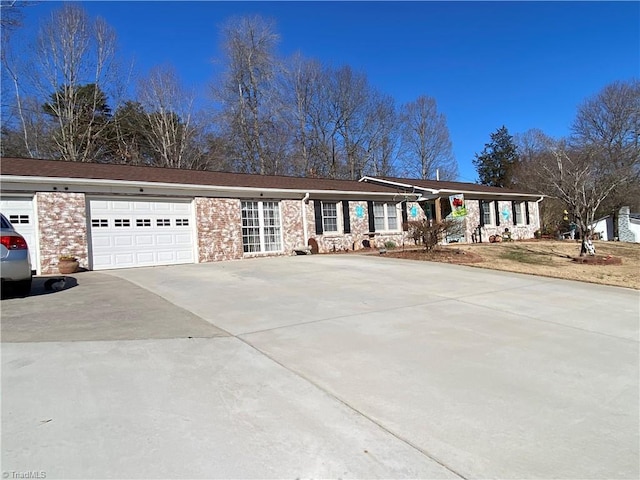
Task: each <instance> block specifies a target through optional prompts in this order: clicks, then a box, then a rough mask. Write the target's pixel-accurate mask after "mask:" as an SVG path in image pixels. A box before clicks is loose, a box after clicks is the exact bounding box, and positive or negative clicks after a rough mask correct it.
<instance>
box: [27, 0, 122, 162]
mask: <svg viewBox="0 0 640 480" xmlns="http://www.w3.org/2000/svg"><path fill="white" fill-rule="evenodd" d="M115 51H116V34H115V32H114V31H113V29H111V27H109V25H107V24H106V22H105V21H104V20H102V19H100V18H98V19H96V20H94V21H92V20H91V19H89V17H88V16H87V13H86V12H85V10H84V9H82V8H81V7H80V6H78V5H76V4H64V5H63V6H62V7H61V8H60V9H59V10H56V11H54V12H53V13H52V15H51V18H50V19H49V20H48V21H47V22H46V23H45V24H44V25H43V26H42V27H41V29H40V31H39V33H38V38H37V42H36V45H35V47H34V56H35V58H34V61H33V62H32V63H31V67H32V68H31V69H30V70H29V72H28V75H29V80H30V81H31V84H32V85H33V86H34V87H35V91H36V93H37V95H38V97H39V98H41V99H42V101H43V102H48V103H47V109H48V113H49V114H50V115H51V117H52V118H53V119H54V121H55V123H56V126H57V128H56V135H55V137H54V138H55V142H56V145H57V148H58V154H59V156H60V157H61V158H62V159H64V160H68V161H80V162H88V161H94V160H96V159H97V158H98V157H99V156H100V154H101V149H102V148H103V147H104V146H103V145H102V143H101V136H102V133H103V131H104V129H105V128H106V122H104V118H103V117H102V115H93V114H88V112H99V111H100V110H104V109H103V107H104V105H105V101H106V96H107V95H108V89H109V88H110V87H112V86H113V85H115V84H116V83H117V81H116V78H117V68H116V64H115ZM112 91H113V90H112ZM23 125H24V121H23Z"/></svg>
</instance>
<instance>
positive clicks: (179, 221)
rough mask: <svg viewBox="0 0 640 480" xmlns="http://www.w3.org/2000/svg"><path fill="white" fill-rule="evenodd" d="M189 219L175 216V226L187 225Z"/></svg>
mask: <svg viewBox="0 0 640 480" xmlns="http://www.w3.org/2000/svg"><path fill="white" fill-rule="evenodd" d="M188 226H189V219H188V218H176V227H188Z"/></svg>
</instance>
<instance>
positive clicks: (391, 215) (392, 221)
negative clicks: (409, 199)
mask: <svg viewBox="0 0 640 480" xmlns="http://www.w3.org/2000/svg"><path fill="white" fill-rule="evenodd" d="M387 219H388V222H389V230H397V229H398V211H397V210H396V206H395V204H393V203H387Z"/></svg>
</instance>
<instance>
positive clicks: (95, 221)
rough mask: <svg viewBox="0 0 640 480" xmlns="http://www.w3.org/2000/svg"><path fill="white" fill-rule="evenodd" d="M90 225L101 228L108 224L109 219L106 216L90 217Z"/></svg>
mask: <svg viewBox="0 0 640 480" xmlns="http://www.w3.org/2000/svg"><path fill="white" fill-rule="evenodd" d="M91 226H92V227H96V228H103V227H108V226H109V220H108V219H106V218H92V219H91Z"/></svg>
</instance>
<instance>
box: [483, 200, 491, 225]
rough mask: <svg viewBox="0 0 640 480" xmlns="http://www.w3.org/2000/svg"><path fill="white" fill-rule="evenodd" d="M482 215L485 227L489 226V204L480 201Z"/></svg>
mask: <svg viewBox="0 0 640 480" xmlns="http://www.w3.org/2000/svg"><path fill="white" fill-rule="evenodd" d="M482 213H483V220H484V224H485V225H491V202H487V201H484V200H483V201H482Z"/></svg>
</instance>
